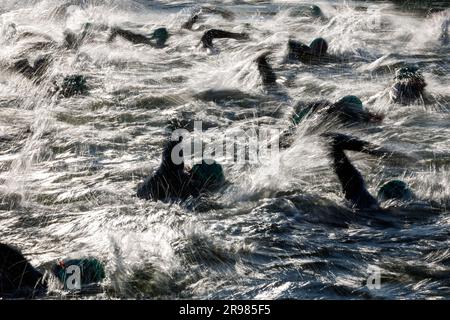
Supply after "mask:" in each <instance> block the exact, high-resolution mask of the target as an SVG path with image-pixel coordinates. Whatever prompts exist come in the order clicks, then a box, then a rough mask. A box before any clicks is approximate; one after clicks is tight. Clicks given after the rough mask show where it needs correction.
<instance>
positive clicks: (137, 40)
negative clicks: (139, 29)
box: [108, 28, 151, 44]
mask: <svg viewBox="0 0 450 320" xmlns="http://www.w3.org/2000/svg"><path fill="white" fill-rule="evenodd" d="M117 36H120V37H122V38H124V39H125V40H128V41H130V42H132V43H133V44H151V42H150V39H149V38H147V37H146V36H144V35H142V34H137V33H134V32H131V31H128V30H124V29H120V28H114V29H113V30H112V32H111V35H110V37H109V39H108V41H109V42H111V41H113V40H114V39H115V38H116V37H117Z"/></svg>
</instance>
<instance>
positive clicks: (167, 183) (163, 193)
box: [137, 140, 199, 201]
mask: <svg viewBox="0 0 450 320" xmlns="http://www.w3.org/2000/svg"><path fill="white" fill-rule="evenodd" d="M179 143H181V140H180V141H178V142H176V141H170V142H168V143H167V145H166V146H165V148H164V151H163V155H162V162H161V165H160V167H159V168H158V170H157V171H156V172H155V173H154V174H152V175H151V176H150V177H149V178H147V179H146V180H145V181H144V183H143V184H142V185H140V186H139V188H138V192H137V196H138V197H139V198H141V199H145V200H154V201H157V200H170V199H181V200H185V199H187V198H188V197H189V196H194V197H196V196H198V195H199V192H198V190H197V188H194V187H193V185H192V181H191V176H190V174H189V173H188V172H186V171H185V168H184V162H182V163H180V164H175V163H174V162H173V161H172V152H173V150H174V148H175V147H176V146H177V145H179ZM180 157H183V154H182V151H181V152H180Z"/></svg>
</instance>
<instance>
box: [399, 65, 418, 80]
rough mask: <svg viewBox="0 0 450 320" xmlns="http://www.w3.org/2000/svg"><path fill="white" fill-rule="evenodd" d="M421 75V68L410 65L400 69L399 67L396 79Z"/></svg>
mask: <svg viewBox="0 0 450 320" xmlns="http://www.w3.org/2000/svg"><path fill="white" fill-rule="evenodd" d="M417 76H419V77H420V76H421V73H420V72H419V68H418V67H416V66H408V67H403V68H400V69H397V71H396V72H395V79H396V80H404V79H411V78H413V77H417Z"/></svg>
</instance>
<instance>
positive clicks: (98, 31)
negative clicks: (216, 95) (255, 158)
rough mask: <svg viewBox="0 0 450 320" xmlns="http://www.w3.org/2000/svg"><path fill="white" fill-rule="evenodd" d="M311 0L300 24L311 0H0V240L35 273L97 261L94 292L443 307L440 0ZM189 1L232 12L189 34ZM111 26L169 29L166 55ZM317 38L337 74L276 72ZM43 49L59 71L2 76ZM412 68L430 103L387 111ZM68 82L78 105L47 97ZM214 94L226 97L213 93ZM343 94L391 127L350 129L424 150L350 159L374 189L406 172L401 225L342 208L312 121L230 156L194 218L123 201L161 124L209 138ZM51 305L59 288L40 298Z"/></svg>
mask: <svg viewBox="0 0 450 320" xmlns="http://www.w3.org/2000/svg"><path fill="white" fill-rule="evenodd" d="M315 4H317V5H318V6H320V7H321V9H322V11H323V13H324V15H325V16H326V18H325V19H316V18H312V17H309V16H301V15H296V14H294V13H295V12H296V10H297V9H298V8H300V7H302V6H303V7H305V6H309V5H310V3H308V2H299V1H270V2H269V1H268V2H261V1H247V2H242V3H241V2H234V1H225V2H216V3H215V2H212V1H205V2H203V1H201V2H199V1H193V2H188V1H144V0H140V1H131V0H126V1H115V0H110V1H108V0H103V1H102V0H71V1H68V0H65V1H53V0H28V1H13V0H3V1H2V3H1V4H0V64H1V66H2V68H1V71H0V232H1V234H2V240H1V241H2V242H4V243H9V244H14V245H16V246H18V247H20V248H21V249H22V250H23V251H24V252H25V253H26V255H27V257H28V258H29V259H30V260H31V261H32V262H33V264H34V265H37V266H41V267H42V268H43V269H45V267H46V266H47V265H48V264H49V263H51V262H54V261H56V260H57V259H58V258H66V257H86V256H94V257H97V258H98V259H100V260H101V261H103V262H104V263H105V266H106V273H107V279H106V280H105V282H104V283H103V284H102V290H100V291H99V292H98V293H96V297H97V298H99V299H101V298H115V297H123V298H137V297H144V298H208V299H211V298H228V299H230V298H231V299H234V298H243V299H285V298H293V299H323V298H325V299H335V298H352V299H355V298H356V299H360V298H447V299H448V298H450V295H449V290H448V288H449V286H450V283H449V279H450V277H449V276H448V275H449V274H450V273H449V272H450V250H449V247H450V246H449V244H450V243H449V235H450V232H449V224H450V220H449V218H448V210H447V206H448V205H449V204H450V201H449V199H450V198H449V197H450V173H449V166H450V147H449V146H450V144H449V140H450V126H449V123H450V115H449V113H448V110H449V101H450V92H449V89H448V88H449V87H450V77H449V71H450V56H449V47H448V44H447V45H446V44H443V43H441V42H440V38H441V31H442V28H441V26H443V24H444V23H445V21H446V19H447V20H448V19H449V15H450V11H449V8H448V2H446V1H442V2H439V1H436V3H435V6H434V7H433V8H434V9H435V10H429V8H425V7H423V8H420V6H419V4H418V5H417V6H416V7H413V8H410V7H408V8H405V7H401V6H399V5H396V4H392V3H391V2H388V1H376V2H375V1H374V2H373V3H371V2H366V1H364V2H362V1H361V2H360V1H355V2H343V1H324V2H319V3H316V2H315ZM201 5H208V6H215V7H217V8H221V9H226V10H229V11H231V12H232V13H233V17H234V18H233V19H231V18H230V19H225V18H224V17H222V16H221V15H216V14H205V15H204V17H203V18H202V20H201V21H200V22H199V23H197V24H195V26H194V28H193V30H183V29H181V26H182V24H183V23H184V22H185V21H186V20H187V19H188V18H189V16H190V15H191V13H192V12H193V10H195V8H198V7H199V6H201ZM85 23H91V24H92V25H93V26H94V27H93V28H92V29H90V31H89V32H88V36H87V37H86V39H85V41H84V42H83V44H82V45H81V46H80V47H79V48H78V49H77V50H68V49H64V48H63V47H62V46H61V43H62V42H63V32H64V31H65V30H72V31H73V32H76V33H79V32H81V31H82V29H83V26H84V24H85ZM114 26H120V27H124V28H129V29H132V30H135V31H138V32H141V33H143V34H146V35H151V33H152V31H153V30H155V29H157V28H159V27H166V28H167V29H168V30H169V31H170V33H171V36H170V38H169V40H168V43H167V47H165V48H163V49H156V48H152V47H150V46H145V45H131V44H130V43H128V42H127V41H125V40H123V39H120V38H117V39H116V40H115V41H113V42H108V41H107V39H108V35H109V30H110V29H109V28H110V27H114ZM208 28H218V29H224V30H228V31H233V32H247V33H249V34H250V38H251V40H249V41H234V40H216V41H215V43H216V44H217V47H218V48H219V51H218V52H216V54H209V53H207V52H205V51H204V50H202V49H200V47H199V46H198V44H199V43H200V38H201V36H202V34H203V31H204V30H206V29H208ZM24 34H29V35H30V34H31V35H30V36H23V35H24ZM319 36H320V37H323V38H325V39H328V41H329V44H330V52H331V53H332V54H334V55H337V56H341V57H345V59H344V60H345V61H344V62H343V63H339V64H334V63H331V64H327V65H324V66H308V65H302V64H283V59H284V56H285V54H286V45H287V41H288V39H297V40H300V41H302V42H305V43H310V42H311V41H312V40H313V39H314V38H316V37H319ZM49 39H51V40H49ZM42 42H45V43H50V42H51V45H45V46H42V45H40V44H41V43H42ZM265 51H270V52H271V55H270V61H271V64H272V65H273V67H274V69H275V72H276V73H277V75H278V77H279V78H280V79H281V80H282V81H281V83H282V84H283V90H284V92H283V93H282V94H281V95H273V94H268V93H267V92H266V91H265V90H264V89H263V87H262V85H261V83H260V79H259V76H258V71H257V66H256V64H255V63H254V60H255V59H256V58H257V57H258V56H259V55H260V54H261V53H262V52H265ZM46 55H47V56H51V57H52V60H51V64H50V66H49V68H48V70H47V71H46V74H45V76H44V77H43V79H42V81H40V82H39V83H33V82H32V81H30V80H29V79H26V78H25V77H22V76H21V75H19V74H17V73H14V72H11V70H10V69H9V66H11V64H12V63H13V61H15V60H17V59H19V58H27V59H28V60H29V61H30V62H32V61H34V60H35V59H36V58H38V57H40V56H46ZM406 63H412V64H417V65H419V66H420V67H421V70H422V73H423V75H424V77H425V79H426V81H427V83H428V87H427V91H428V93H429V94H430V95H431V96H432V97H433V98H434V100H433V101H434V102H433V103H431V104H427V105H422V104H415V105H411V106H399V105H395V104H391V103H390V102H389V99H388V98H387V95H386V90H387V89H388V88H389V87H390V86H391V85H392V81H393V77H394V74H395V68H396V67H398V66H401V65H403V64H406ZM70 74H82V75H84V76H85V77H86V79H87V80H88V84H89V94H88V95H83V96H74V97H71V98H67V99H62V98H60V97H57V96H55V95H49V94H48V91H49V90H50V89H51V88H52V87H53V86H54V83H53V82H54V79H55V78H58V77H60V76H62V75H70ZM208 90H224V91H225V90H228V92H231V93H229V94H227V95H225V97H226V98H224V99H208V97H207V95H206V97H205V94H204V93H205V92H208ZM346 95H356V96H358V97H360V98H361V100H362V101H363V102H364V104H365V105H366V107H367V108H369V109H370V110H371V111H373V112H382V113H383V114H385V119H384V122H383V124H381V125H379V126H376V127H371V128H363V129H361V128H358V129H355V128H353V129H352V128H344V129H343V130H344V131H346V132H347V133H351V134H354V135H356V136H358V137H361V138H363V139H364V140H367V141H370V142H373V143H376V144H379V145H383V146H387V147H389V148H391V149H393V150H396V151H400V152H404V153H406V154H407V155H408V157H411V158H412V159H418V161H414V162H413V161H406V160H405V159H403V160H404V161H399V162H398V163H395V162H394V161H385V160H379V161H375V160H373V159H371V158H369V157H366V156H361V155H356V154H355V155H353V154H352V155H351V156H350V157H351V158H352V160H354V161H355V165H356V166H357V167H358V168H359V169H360V170H361V171H362V173H363V176H364V177H365V179H366V181H367V184H368V186H369V191H371V193H372V194H376V190H378V188H379V187H380V186H381V185H383V183H384V182H386V181H388V180H390V179H402V180H404V181H406V182H408V183H409V184H410V185H411V186H412V188H413V189H414V193H415V195H416V196H417V197H418V198H419V199H420V201H421V203H422V205H418V206H416V207H412V208H409V209H408V208H405V209H403V210H399V211H398V212H396V213H395V214H387V213H380V214H357V213H354V212H353V211H351V210H349V209H348V208H347V207H346V206H345V204H344V203H343V201H342V198H343V196H342V193H341V188H340V186H339V183H338V181H337V179H336V178H335V176H334V173H333V172H332V170H331V168H330V162H329V160H328V159H327V157H326V150H324V148H323V147H322V146H321V144H320V143H319V142H318V138H317V136H316V135H312V134H309V133H308V132H309V131H308V130H307V129H308V122H305V123H304V124H302V125H301V126H299V128H298V130H297V132H296V134H295V137H294V138H295V141H294V143H293V145H292V146H291V148H289V149H287V150H283V151H282V152H281V154H280V155H278V157H277V158H269V159H267V160H266V161H265V162H264V163H260V164H254V165H248V166H235V165H233V164H232V163H225V164H224V165H225V174H226V176H227V180H228V181H229V185H228V186H227V187H226V188H224V189H223V190H221V191H220V192H219V193H218V194H215V195H213V196H210V197H209V198H208V199H206V200H204V201H203V202H202V203H200V204H196V205H195V206H193V208H192V207H191V206H189V205H188V206H186V205H185V204H164V203H160V202H158V203H153V202H145V201H142V200H138V199H137V198H136V197H135V192H136V187H137V185H138V183H139V182H140V181H141V180H142V179H143V178H144V177H145V176H146V175H148V174H149V173H150V172H151V171H152V170H153V169H154V168H155V167H156V166H157V165H158V162H159V159H160V153H161V148H162V145H163V143H164V141H165V139H166V131H165V128H166V125H167V122H168V120H170V119H173V118H181V117H182V118H183V119H184V120H186V121H194V120H201V121H203V125H204V129H205V132H204V133H203V134H204V135H205V136H209V137H214V136H217V134H218V133H219V134H220V132H222V131H223V130H225V129H228V130H239V129H246V128H248V127H251V126H257V125H260V124H267V125H269V126H273V127H276V128H278V127H283V128H287V126H289V121H288V120H289V117H290V115H291V113H292V112H293V106H294V104H295V102H296V101H309V100H314V99H327V100H330V101H337V100H339V99H340V98H342V97H343V96H346ZM220 160H221V159H218V161H220ZM275 162H279V163H280V165H279V166H275V165H274V163H275ZM423 203H426V204H427V206H424V205H423ZM430 207H432V209H430ZM371 266H377V267H378V268H380V270H381V277H382V286H381V289H380V290H370V289H368V288H367V286H366V281H367V279H368V277H369V276H370V274H369V273H368V268H370V267H371ZM63 294H64V292H62V291H61V290H60V289H59V287H58V286H57V285H56V284H55V285H54V288H52V290H50V292H49V297H50V298H52V297H53V298H54V297H56V298H58V297H60V296H61V295H63Z"/></svg>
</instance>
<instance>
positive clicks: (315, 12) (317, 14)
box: [309, 5, 323, 18]
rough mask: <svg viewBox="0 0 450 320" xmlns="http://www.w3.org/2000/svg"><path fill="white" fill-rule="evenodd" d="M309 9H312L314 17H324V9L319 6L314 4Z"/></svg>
mask: <svg viewBox="0 0 450 320" xmlns="http://www.w3.org/2000/svg"><path fill="white" fill-rule="evenodd" d="M309 10H310V11H311V16H312V17H314V18H320V17H323V12H322V10H321V9H320V7H319V6H316V5H312V6H311V7H310V8H309Z"/></svg>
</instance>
